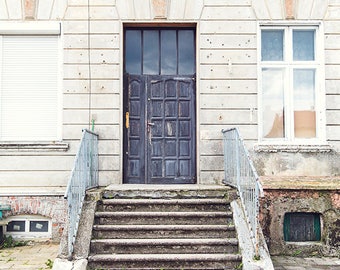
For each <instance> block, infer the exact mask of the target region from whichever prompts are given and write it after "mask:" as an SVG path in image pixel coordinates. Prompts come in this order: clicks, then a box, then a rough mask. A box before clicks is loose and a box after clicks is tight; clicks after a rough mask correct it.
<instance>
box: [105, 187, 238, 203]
mask: <svg viewBox="0 0 340 270" xmlns="http://www.w3.org/2000/svg"><path fill="white" fill-rule="evenodd" d="M102 198H103V199H192V198H196V199H203V198H224V199H225V200H226V201H227V202H231V201H233V200H234V199H235V198H237V192H236V190H235V189H233V188H230V187H227V186H221V185H111V186H108V187H107V188H105V190H104V191H103V193H102Z"/></svg>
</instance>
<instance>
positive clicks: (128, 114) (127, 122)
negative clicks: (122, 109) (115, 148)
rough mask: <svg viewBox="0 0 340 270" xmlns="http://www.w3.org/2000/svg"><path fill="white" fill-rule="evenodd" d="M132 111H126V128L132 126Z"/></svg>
mask: <svg viewBox="0 0 340 270" xmlns="http://www.w3.org/2000/svg"><path fill="white" fill-rule="evenodd" d="M129 120H130V113H129V112H126V113H125V127H126V128H129V127H130V121H129Z"/></svg>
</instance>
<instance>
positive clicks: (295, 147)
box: [254, 143, 332, 153]
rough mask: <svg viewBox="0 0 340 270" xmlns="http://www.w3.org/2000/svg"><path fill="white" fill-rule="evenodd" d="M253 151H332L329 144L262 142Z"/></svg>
mask: <svg viewBox="0 0 340 270" xmlns="http://www.w3.org/2000/svg"><path fill="white" fill-rule="evenodd" d="M254 150H255V152H263V153H277V152H287V153H328V152H331V151H332V147H331V146H330V145H329V144H313V145H307V144H264V143H259V144H257V145H255V146H254Z"/></svg>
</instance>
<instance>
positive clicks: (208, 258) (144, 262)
mask: <svg viewBox="0 0 340 270" xmlns="http://www.w3.org/2000/svg"><path fill="white" fill-rule="evenodd" d="M88 261H89V269H103V268H104V269H131V268H132V269H152V268H155V269H209V268H210V269H236V268H237V267H240V265H241V256H240V255H237V254H235V255H234V254H223V253H216V254H100V255H92V256H89V258H88Z"/></svg>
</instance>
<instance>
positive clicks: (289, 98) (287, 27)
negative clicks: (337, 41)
mask: <svg viewBox="0 0 340 270" xmlns="http://www.w3.org/2000/svg"><path fill="white" fill-rule="evenodd" d="M266 29H271V30H284V33H285V34H284V44H283V50H284V60H283V61H262V59H261V50H262V44H261V31H262V30H266ZM296 29H298V30H312V29H313V30H315V48H314V51H315V60H314V61H299V62H298V61H294V62H293V61H292V59H293V57H292V49H287V47H288V48H292V31H293V30H296ZM323 33H324V31H323V25H322V23H321V22H308V23H300V22H299V23H294V22H293V23H287V21H283V22H276V23H275V24H273V23H267V22H263V23H259V24H258V39H257V43H258V53H257V57H258V89H259V91H258V93H259V94H258V104H259V110H258V119H259V120H258V124H259V125H258V126H259V129H258V141H259V145H274V146H275V145H281V146H282V145H283V146H287V145H292V146H297V145H315V146H316V145H326V144H327V143H326V125H325V111H326V107H325V75H324V74H325V70H324V40H323ZM262 68H283V69H285V71H289V72H290V73H291V74H290V75H289V76H288V75H287V72H285V82H288V83H287V84H285V88H284V102H285V104H284V108H285V111H286V110H287V111H288V112H290V113H292V109H291V108H292V105H293V91H292V90H293V87H292V77H293V76H292V71H293V70H294V68H314V69H315V70H316V81H315V111H316V137H315V138H294V125H293V116H292V115H290V116H285V127H284V128H285V137H284V138H264V134H263V124H264V123H263V120H262V108H263V105H262V98H263V97H262Z"/></svg>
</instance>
